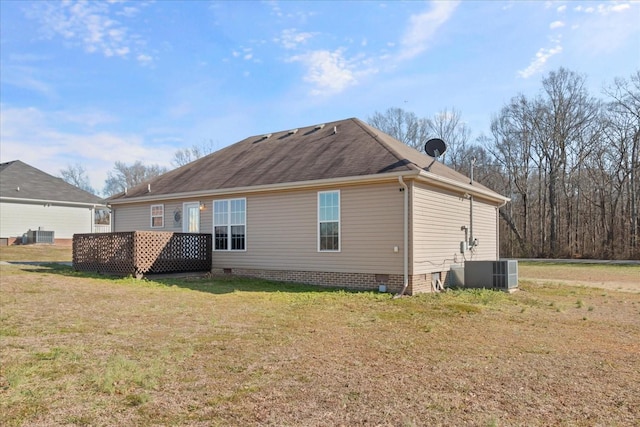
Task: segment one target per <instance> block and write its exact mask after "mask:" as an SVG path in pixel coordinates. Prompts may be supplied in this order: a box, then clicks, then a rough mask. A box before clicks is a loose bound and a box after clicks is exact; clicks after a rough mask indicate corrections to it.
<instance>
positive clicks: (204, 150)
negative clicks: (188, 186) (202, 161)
mask: <svg viewBox="0 0 640 427" xmlns="http://www.w3.org/2000/svg"><path fill="white" fill-rule="evenodd" d="M215 150H216V146H215V144H214V143H213V141H212V140H209V141H207V142H203V143H202V144H200V145H197V144H194V145H193V146H192V147H191V148H185V149H182V150H178V151H176V152H175V154H174V155H173V160H171V164H172V165H173V166H174V167H176V168H177V167H180V166H184V165H186V164H187V163H191V162H193V161H194V160H197V159H199V158H200V157H204V156H206V155H208V154H211V153H213V152H214V151H215Z"/></svg>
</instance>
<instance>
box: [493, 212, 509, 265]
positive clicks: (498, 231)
mask: <svg viewBox="0 0 640 427" xmlns="http://www.w3.org/2000/svg"><path fill="white" fill-rule="evenodd" d="M507 202H508V200H505V201H504V202H502V203H500V204H499V205H498V207H496V259H497V260H499V259H500V208H501V207H503V206H504V205H506V204H507Z"/></svg>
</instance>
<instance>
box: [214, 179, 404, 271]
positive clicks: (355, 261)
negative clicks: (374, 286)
mask: <svg viewBox="0 0 640 427" xmlns="http://www.w3.org/2000/svg"><path fill="white" fill-rule="evenodd" d="M398 188H399V187H398V184H396V183H386V184H371V185H360V186H344V187H338V186H336V187H328V188H323V189H322V190H321V191H330V190H340V232H341V235H340V251H339V252H319V251H318V205H317V204H318V191H319V190H299V191H288V192H279V193H269V194H266V193H265V194H248V195H242V194H239V195H237V197H246V199H247V228H246V239H247V240H246V247H247V250H246V252H236V251H214V252H213V267H214V268H250V269H265V270H296V271H330V272H353V273H372V274H399V273H402V236H403V235H402V224H403V223H402V212H403V206H402V203H403V197H402V193H401V192H399V191H398ZM234 197H236V196H235V195H234ZM395 246H397V247H398V252H394V247H395Z"/></svg>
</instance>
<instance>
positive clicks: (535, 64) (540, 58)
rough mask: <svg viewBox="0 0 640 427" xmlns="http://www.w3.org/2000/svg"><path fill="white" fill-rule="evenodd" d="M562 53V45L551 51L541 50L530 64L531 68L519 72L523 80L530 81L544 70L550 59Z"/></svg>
mask: <svg viewBox="0 0 640 427" xmlns="http://www.w3.org/2000/svg"><path fill="white" fill-rule="evenodd" d="M560 52H562V46H560V45H557V46H556V47H553V48H550V49H545V48H541V49H540V50H538V52H537V53H536V56H535V58H534V59H533V61H532V62H531V63H530V64H529V66H528V67H527V68H525V69H524V70H520V71H518V75H519V76H520V77H522V78H523V79H528V78H529V77H531V76H533V75H534V74H536V73H538V72H540V71H541V70H542V69H543V67H544V64H546V62H547V61H548V60H549V58H551V57H552V56H554V55H557V54H559V53H560Z"/></svg>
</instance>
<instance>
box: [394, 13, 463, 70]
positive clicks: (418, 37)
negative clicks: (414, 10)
mask: <svg viewBox="0 0 640 427" xmlns="http://www.w3.org/2000/svg"><path fill="white" fill-rule="evenodd" d="M459 3H460V2H459V1H434V2H432V3H431V5H432V7H431V10H429V11H428V12H424V13H422V14H419V15H412V16H411V17H410V18H409V27H408V28H407V29H406V31H405V34H404V37H403V39H402V50H401V52H400V55H399V59H410V58H413V57H415V56H417V55H419V54H420V53H422V52H423V51H425V50H426V49H427V48H428V47H429V45H430V43H431V42H432V40H433V38H434V37H435V36H436V35H437V34H438V29H439V28H440V27H441V26H442V25H444V24H445V23H446V22H447V21H448V20H449V19H450V18H451V16H452V15H453V12H454V11H455V10H456V8H457V7H458V4H459Z"/></svg>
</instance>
